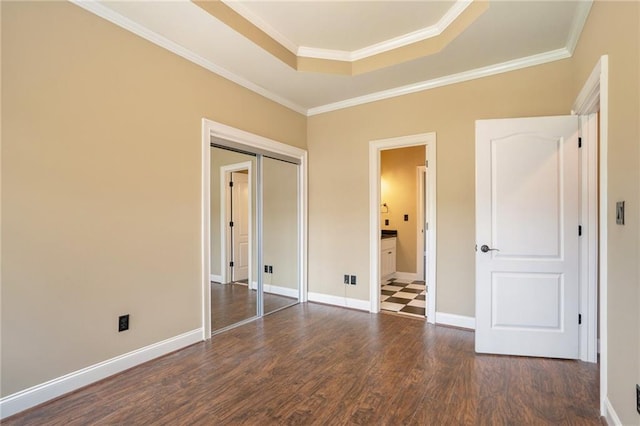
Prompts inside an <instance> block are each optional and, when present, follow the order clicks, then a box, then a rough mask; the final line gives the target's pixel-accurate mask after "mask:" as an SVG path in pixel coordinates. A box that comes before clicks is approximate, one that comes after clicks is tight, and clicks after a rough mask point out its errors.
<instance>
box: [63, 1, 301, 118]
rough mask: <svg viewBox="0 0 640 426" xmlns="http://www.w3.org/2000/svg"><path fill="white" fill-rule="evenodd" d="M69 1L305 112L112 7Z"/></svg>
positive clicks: (273, 99)
mask: <svg viewBox="0 0 640 426" xmlns="http://www.w3.org/2000/svg"><path fill="white" fill-rule="evenodd" d="M69 2H71V3H73V4H75V5H76V6H78V7H81V8H83V9H84V10H86V11H88V12H91V13H93V14H94V15H97V16H99V17H100V18H103V19H105V20H107V21H109V22H111V23H113V24H116V25H117V26H119V27H121V28H124V29H125V30H127V31H130V32H132V33H134V34H136V35H138V36H140V37H142V38H144V39H145V40H147V41H150V42H151V43H153V44H156V45H158V46H160V47H163V48H165V49H167V50H168V51H170V52H173V53H175V54H176V55H178V56H181V57H183V58H184V59H186V60H188V61H190V62H193V63H194V64H197V65H200V66H201V67H202V68H205V69H207V70H209V71H211V72H213V73H214V74H217V75H219V76H221V77H223V78H226V79H227V80H230V81H232V82H233V83H236V84H238V85H239V86H242V87H244V88H245V89H248V90H251V91H252V92H254V93H257V94H259V95H261V96H264V97H265V98H267V99H269V100H271V101H273V102H276V103H278V104H280V105H282V106H284V107H287V108H289V109H291V110H293V111H295V112H297V113H300V114H303V115H304V114H306V113H307V109H306V108H303V107H302V106H300V105H298V104H296V103H295V102H292V101H290V100H289V99H286V98H284V97H282V96H280V95H277V94H275V93H273V92H271V91H269V90H267V89H265V88H263V87H261V86H259V85H257V84H255V83H252V82H251V81H249V80H247V79H245V78H243V77H240V76H238V75H237V74H235V73H233V72H231V71H229V70H227V69H225V68H222V67H220V66H218V65H216V64H214V63H213V62H211V61H209V60H208V59H205V58H203V57H202V56H200V55H198V54H196V53H194V52H193V51H191V50H189V49H187V48H185V47H183V46H181V45H179V44H178V43H175V42H173V41H171V40H169V39H168V38H166V37H164V36H161V35H160V34H158V33H156V32H155V31H151V30H149V29H148V28H146V27H144V26H142V25H140V24H138V23H136V22H134V21H132V20H131V19H129V18H126V17H124V16H122V15H120V14H119V13H117V12H115V11H114V10H113V9H110V8H108V7H106V6H103V5H102V4H100V3H99V2H98V1H97V0H69Z"/></svg>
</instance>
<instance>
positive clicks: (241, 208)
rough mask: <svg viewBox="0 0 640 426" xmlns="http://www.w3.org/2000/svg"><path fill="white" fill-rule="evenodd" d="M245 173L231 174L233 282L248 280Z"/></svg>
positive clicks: (247, 214)
mask: <svg viewBox="0 0 640 426" xmlns="http://www.w3.org/2000/svg"><path fill="white" fill-rule="evenodd" d="M248 176H249V175H248V174H246V173H237V172H234V173H232V179H233V187H232V191H231V197H232V199H231V203H232V204H231V206H232V207H231V208H232V217H233V219H232V221H233V230H232V234H233V267H232V268H231V270H232V275H231V276H232V277H233V281H240V280H246V279H247V278H249V179H248Z"/></svg>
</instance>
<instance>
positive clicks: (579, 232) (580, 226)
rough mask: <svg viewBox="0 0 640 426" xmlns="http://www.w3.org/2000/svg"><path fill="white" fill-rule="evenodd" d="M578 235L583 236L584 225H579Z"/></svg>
mask: <svg viewBox="0 0 640 426" xmlns="http://www.w3.org/2000/svg"><path fill="white" fill-rule="evenodd" d="M578 237H582V225H578Z"/></svg>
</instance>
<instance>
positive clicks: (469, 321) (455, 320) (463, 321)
mask: <svg viewBox="0 0 640 426" xmlns="http://www.w3.org/2000/svg"><path fill="white" fill-rule="evenodd" d="M436 324H440V325H450V326H453V327H460V328H467V329H469V330H475V329H476V319H475V318H474V317H468V316H464V315H456V314H448V313H446V312H436Z"/></svg>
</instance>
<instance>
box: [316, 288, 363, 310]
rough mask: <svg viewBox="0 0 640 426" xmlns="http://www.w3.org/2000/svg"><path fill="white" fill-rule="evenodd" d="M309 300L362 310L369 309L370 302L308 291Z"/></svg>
mask: <svg viewBox="0 0 640 426" xmlns="http://www.w3.org/2000/svg"><path fill="white" fill-rule="evenodd" d="M308 297H309V302H317V303H324V304H326V305H333V306H340V307H342V308H351V309H358V310H361V311H369V302H368V301H367V300H360V299H351V298H349V297H343V296H332V295H330V294H323V293H314V292H311V291H310V292H309V293H308Z"/></svg>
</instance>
